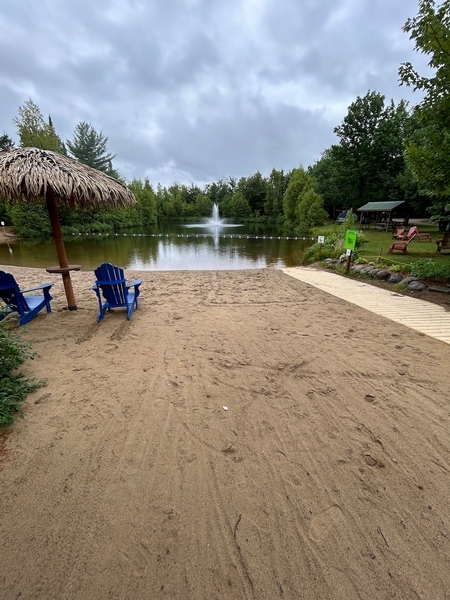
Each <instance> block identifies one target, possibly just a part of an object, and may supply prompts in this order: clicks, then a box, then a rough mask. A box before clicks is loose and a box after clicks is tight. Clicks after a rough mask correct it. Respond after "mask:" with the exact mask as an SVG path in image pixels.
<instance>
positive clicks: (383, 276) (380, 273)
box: [375, 269, 390, 279]
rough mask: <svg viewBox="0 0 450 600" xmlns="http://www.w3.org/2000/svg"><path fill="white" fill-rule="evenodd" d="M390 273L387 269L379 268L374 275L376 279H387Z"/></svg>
mask: <svg viewBox="0 0 450 600" xmlns="http://www.w3.org/2000/svg"><path fill="white" fill-rule="evenodd" d="M389 275H390V273H389V271H385V270H384V269H381V270H380V271H378V273H377V274H376V275H375V277H376V278H377V279H387V278H388V277H389Z"/></svg>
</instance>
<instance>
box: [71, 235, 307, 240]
mask: <svg viewBox="0 0 450 600" xmlns="http://www.w3.org/2000/svg"><path fill="white" fill-rule="evenodd" d="M72 235H73V236H76V235H81V236H83V235H84V236H91V237H153V238H169V237H176V238H191V239H193V238H195V239H200V238H217V237H219V238H223V239H235V240H293V241H315V240H316V238H313V237H299V236H296V237H284V236H280V235H246V234H242V233H224V234H219V235H216V234H213V233H78V234H77V233H72Z"/></svg>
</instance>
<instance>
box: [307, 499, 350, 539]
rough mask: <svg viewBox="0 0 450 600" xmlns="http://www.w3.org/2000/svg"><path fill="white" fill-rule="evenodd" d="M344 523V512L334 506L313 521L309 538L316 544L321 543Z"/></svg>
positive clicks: (316, 516)
mask: <svg viewBox="0 0 450 600" xmlns="http://www.w3.org/2000/svg"><path fill="white" fill-rule="evenodd" d="M343 522H344V515H343V514H342V510H341V509H340V507H339V506H338V505H337V504H333V506H330V507H329V508H326V509H325V510H324V511H322V512H321V513H319V514H317V515H315V516H314V517H313V518H312V519H311V524H310V526H309V537H310V538H311V539H312V540H313V541H314V542H321V541H323V540H324V539H325V538H326V537H327V536H328V535H329V534H330V533H331V531H332V530H333V529H335V528H336V527H338V526H339V525H340V524H341V523H343Z"/></svg>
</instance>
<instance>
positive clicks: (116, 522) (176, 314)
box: [0, 268, 450, 600]
mask: <svg viewBox="0 0 450 600" xmlns="http://www.w3.org/2000/svg"><path fill="white" fill-rule="evenodd" d="M8 270H9V271H10V272H14V273H15V274H16V276H17V279H18V280H20V282H21V283H22V282H23V283H26V284H28V283H29V284H33V283H39V282H41V281H44V280H46V279H47V278H48V274H45V272H42V271H39V270H31V269H20V268H8ZM46 275H47V276H46ZM127 275H129V276H130V277H133V276H135V275H139V276H142V278H143V279H144V284H143V286H142V302H141V306H140V309H139V311H137V312H135V313H134V315H133V319H132V320H131V321H130V322H128V321H127V320H126V317H125V316H124V313H123V312H119V311H116V312H112V313H111V314H108V315H107V316H106V317H105V320H104V321H103V323H101V324H97V322H96V315H97V307H96V299H95V295H94V294H93V292H92V291H91V290H90V285H91V284H92V282H93V281H92V275H91V274H90V273H74V287H75V292H76V296H77V304H78V306H79V310H78V311H77V313H69V312H68V311H66V310H64V304H65V302H64V297H63V293H62V285H61V283H60V282H57V283H56V285H55V286H54V288H53V289H54V296H55V300H54V302H53V306H54V312H52V313H51V314H50V315H46V314H41V315H39V317H38V318H36V319H35V320H34V321H33V322H32V323H31V324H30V325H29V327H28V333H27V334H26V339H27V340H29V341H30V342H32V344H33V347H34V349H35V350H36V351H37V352H38V354H39V357H38V358H37V359H36V360H35V361H32V362H31V361H30V362H29V363H27V365H26V372H27V374H28V375H34V376H37V377H44V378H46V379H47V381H48V385H47V387H45V388H42V389H41V390H39V391H38V392H36V393H35V394H33V395H32V396H30V398H29V401H28V402H27V406H26V419H25V420H20V421H18V423H17V424H16V425H15V426H14V427H13V428H12V430H11V431H10V433H9V435H8V436H7V438H6V440H5V444H4V449H3V455H2V456H3V460H2V461H1V462H0V480H1V496H0V498H1V499H0V515H1V516H0V536H1V539H2V549H1V560H0V589H1V590H2V592H1V593H0V596H2V597H3V598H5V600H9V599H11V600H12V599H15V598H20V599H21V600H25V599H26V600H35V599H43V600H44V599H45V600H51V599H55V600H56V599H58V600H62V599H68V600H69V599H70V600H74V599H93V598H95V599H96V600H103V599H105V600H106V599H117V600H123V599H130V600H138V599H150V598H151V599H160V598H161V599H163V598H179V599H182V600H188V599H192V600H199V599H200V600H201V599H205V600H206V599H207V600H211V599H215V598H217V599H230V600H231V599H232V600H236V599H238V598H249V599H256V600H265V599H267V600H272V599H274V598H290V599H299V598H305V599H308V600H311V599H312V600H314V599H317V600H319V599H320V600H324V599H342V598H346V599H353V598H355V599H356V598H364V599H374V598H383V599H384V598H391V597H394V598H400V599H405V600H406V599H408V600H410V599H414V598H422V599H427V600H428V599H431V598H432V599H433V600H434V599H445V598H450V574H449V573H450V571H449V569H448V564H449V562H450V546H449V543H450V540H449V538H450V524H449V514H450V510H449V508H450V506H449V505H450V499H449V494H448V490H449V483H450V482H449V471H450V431H449V427H448V420H449V415H450V409H449V395H448V365H449V364H450V348H449V347H448V346H447V345H445V344H443V343H440V342H437V341H434V340H432V339H428V338H426V337H424V336H422V335H420V334H418V333H415V332H413V331H411V330H409V329H407V328H404V327H402V326H396V325H393V324H392V323H391V322H390V321H387V320H385V319H383V318H381V317H377V316H376V315H373V314H371V313H367V312H366V311H364V310H363V309H359V308H357V307H355V306H353V305H350V304H348V303H346V302H344V301H341V300H338V299H335V298H333V297H331V296H329V295H327V294H325V293H323V292H320V291H319V290H316V289H314V288H311V287H309V286H307V285H306V284H303V283H302V282H300V281H297V280H294V279H292V278H290V277H288V276H287V275H284V274H282V273H281V272H279V271H275V270H270V269H267V270H254V271H235V272H223V271H221V272H193V271H189V272H172V273H161V272H160V273H149V272H146V273H131V272H130V273H127Z"/></svg>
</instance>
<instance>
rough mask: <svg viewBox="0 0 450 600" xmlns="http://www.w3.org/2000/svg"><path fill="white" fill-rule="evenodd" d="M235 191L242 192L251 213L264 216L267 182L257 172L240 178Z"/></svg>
mask: <svg viewBox="0 0 450 600" xmlns="http://www.w3.org/2000/svg"><path fill="white" fill-rule="evenodd" d="M237 189H238V190H239V191H240V192H242V194H243V195H244V198H245V199H246V200H247V202H248V203H249V205H250V208H251V210H252V212H253V213H254V214H255V215H256V216H259V215H262V214H264V203H265V201H266V195H267V182H266V180H265V179H264V177H263V176H262V175H261V173H260V172H259V171H257V172H256V173H254V174H253V175H251V176H250V177H242V178H241V179H240V180H239V183H238V185H237Z"/></svg>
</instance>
